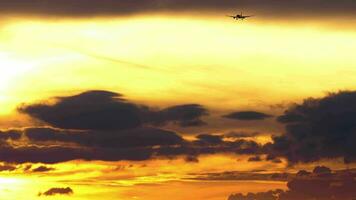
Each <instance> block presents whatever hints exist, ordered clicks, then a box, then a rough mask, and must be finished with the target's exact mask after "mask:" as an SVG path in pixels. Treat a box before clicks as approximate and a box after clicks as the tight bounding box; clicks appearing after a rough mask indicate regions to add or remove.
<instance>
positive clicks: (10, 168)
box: [0, 165, 17, 172]
mask: <svg viewBox="0 0 356 200" xmlns="http://www.w3.org/2000/svg"><path fill="white" fill-rule="evenodd" d="M16 169H17V167H16V166H13V165H0V172H2V171H14V170H16Z"/></svg>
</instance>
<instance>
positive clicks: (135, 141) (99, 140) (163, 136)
mask: <svg viewBox="0 0 356 200" xmlns="http://www.w3.org/2000/svg"><path fill="white" fill-rule="evenodd" d="M24 133H25V135H26V136H27V138H28V139H30V140H31V141H32V142H65V143H76V144H79V145H81V146H86V147H105V148H134V147H149V146H158V145H160V146H164V145H178V144H181V143H183V142H184V140H183V138H182V137H181V136H179V135H177V134H176V133H174V132H172V131H166V130H162V129H156V128H139V129H131V130H123V131H114V132H103V131H85V132H78V131H68V130H58V129H51V128H28V129H25V131H24Z"/></svg>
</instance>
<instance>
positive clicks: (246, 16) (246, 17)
mask: <svg viewBox="0 0 356 200" xmlns="http://www.w3.org/2000/svg"><path fill="white" fill-rule="evenodd" d="M244 17H246V18H247V17H254V15H247V16H244Z"/></svg>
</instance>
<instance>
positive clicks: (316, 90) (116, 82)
mask: <svg viewBox="0 0 356 200" xmlns="http://www.w3.org/2000/svg"><path fill="white" fill-rule="evenodd" d="M6 30H7V34H8V35H10V36H7V37H5V38H3V39H2V41H3V45H2V47H1V48H0V50H1V51H5V52H11V55H12V58H11V59H9V58H5V57H4V56H2V57H1V59H2V60H3V61H2V62H4V63H10V64H11V65H12V66H17V67H16V69H13V67H12V68H11V70H10V69H8V70H10V72H9V73H10V74H18V73H17V72H22V71H23V69H26V70H27V69H28V67H29V66H28V65H27V64H28V63H26V68H22V67H19V66H23V63H21V62H20V61H19V60H20V59H18V58H21V57H26V58H28V59H30V60H32V62H35V63H36V65H35V66H34V67H32V68H31V71H30V72H28V73H27V74H26V75H24V76H22V77H21V78H17V80H16V83H13V84H12V85H11V88H9V87H5V86H1V87H2V88H3V89H2V90H7V92H5V93H8V94H11V97H12V99H11V101H10V100H8V101H5V100H4V101H2V103H1V104H2V107H3V109H2V110H1V112H3V113H4V112H5V111H7V113H8V112H10V111H11V110H12V109H13V108H14V107H15V106H17V105H18V104H19V103H22V102H24V101H31V100H38V99H43V98H47V97H49V96H53V95H58V94H60V93H67V94H68V93H76V92H78V91H82V90H86V89H108V90H113V91H118V92H121V93H124V94H126V95H128V96H129V97H130V98H131V99H134V100H138V101H141V102H150V103H153V104H160V105H162V104H173V103H177V102H182V101H183V100H184V101H185V102H198V103H202V104H205V105H207V106H210V107H213V108H216V109H224V108H229V107H230V108H232V107H233V108H239V107H244V108H246V107H252V106H254V107H256V106H260V107H267V106H268V105H271V104H275V103H281V102H285V101H292V100H299V99H301V98H304V97H305V96H316V95H322V94H323V93H324V92H325V91H334V90H338V89H348V88H353V87H355V86H356V83H355V82H354V81H353V80H352V78H351V77H352V76H353V75H355V74H356V71H355V70H354V68H355V66H356V61H355V59H353V56H354V55H353V52H354V50H355V47H356V36H355V34H354V33H353V32H340V31H334V30H332V29H318V28H315V27H312V26H310V27H308V26H305V27H292V26H285V25H284V26H281V25H278V24H277V25H263V24H261V23H253V22H251V23H235V22H231V21H230V20H226V19H225V18H223V19H219V18H218V19H212V20H200V19H191V18H184V17H180V18H179V19H178V18H174V17H167V16H164V17H153V18H152V17H151V18H148V17H138V18H127V19H112V20H102V19H95V18H94V19H92V20H90V21H80V20H78V21H70V20H68V21H58V22H50V21H47V22H46V21H26V20H23V21H21V20H19V21H18V22H17V23H12V24H11V25H8V26H7V27H6ZM24 33H31V34H24ZM0 40H1V37H0ZM24 43H26V45H23V44H24ZM187 47H189V48H187ZM158 55H159V56H158ZM19 62H20V63H19ZM9 77H10V79H11V76H9ZM68 80H70V81H68ZM207 80H208V81H207ZM330 80H333V81H330ZM5 85H6V84H5ZM28 86H31V87H28ZM4 87H5V88H4ZM9 90H10V91H9ZM4 107H5V108H4Z"/></svg>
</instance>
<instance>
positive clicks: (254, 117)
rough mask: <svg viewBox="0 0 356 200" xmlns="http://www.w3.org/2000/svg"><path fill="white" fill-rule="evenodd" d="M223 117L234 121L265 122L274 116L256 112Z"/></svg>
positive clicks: (235, 113)
mask: <svg viewBox="0 0 356 200" xmlns="http://www.w3.org/2000/svg"><path fill="white" fill-rule="evenodd" d="M223 117H224V118H227V119H234V120H264V119H267V118H270V117H272V116H271V115H268V114H265V113H261V112H255V111H239V112H233V113H230V114H227V115H224V116H223Z"/></svg>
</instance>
